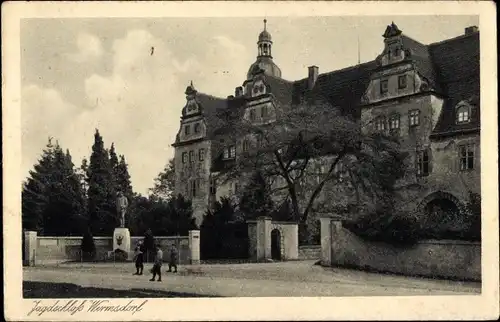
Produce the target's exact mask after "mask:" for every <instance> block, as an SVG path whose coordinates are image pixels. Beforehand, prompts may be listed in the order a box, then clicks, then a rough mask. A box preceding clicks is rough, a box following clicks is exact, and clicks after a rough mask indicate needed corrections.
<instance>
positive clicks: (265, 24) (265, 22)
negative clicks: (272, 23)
mask: <svg viewBox="0 0 500 322" xmlns="http://www.w3.org/2000/svg"><path fill="white" fill-rule="evenodd" d="M266 27H267V19H265V18H264V31H266V30H267V29H266Z"/></svg>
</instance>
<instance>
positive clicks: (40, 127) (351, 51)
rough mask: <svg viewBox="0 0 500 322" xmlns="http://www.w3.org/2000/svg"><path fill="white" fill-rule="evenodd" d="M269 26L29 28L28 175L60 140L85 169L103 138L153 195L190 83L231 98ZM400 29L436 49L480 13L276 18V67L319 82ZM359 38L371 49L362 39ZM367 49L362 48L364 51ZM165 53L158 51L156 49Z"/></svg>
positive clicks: (80, 22) (194, 21)
mask: <svg viewBox="0 0 500 322" xmlns="http://www.w3.org/2000/svg"><path fill="white" fill-rule="evenodd" d="M262 20H263V17H255V18H248V17H245V18H140V19H139V18H137V19H134V18H88V19H82V18H68V19H24V20H23V21H22V22H21V75H22V77H21V126H22V137H21V142H22V165H21V167H22V173H23V175H26V176H27V175H28V173H29V170H31V169H32V168H33V165H34V164H35V163H36V162H37V160H38V159H39V157H40V155H41V152H42V150H43V148H44V147H45V145H46V144H47V141H48V138H49V137H53V138H54V139H55V140H58V141H59V144H60V145H61V146H62V148H63V149H69V150H70V153H71V155H72V156H73V162H74V163H75V165H76V166H80V164H81V160H82V158H84V157H86V158H87V159H88V158H89V157H90V153H91V148H92V144H93V141H94V137H93V135H94V132H95V129H99V132H100V133H101V135H102V136H103V139H104V143H105V145H106V147H109V146H110V145H111V143H114V144H115V148H116V150H117V153H118V154H124V155H125V158H126V160H127V162H128V164H129V172H130V175H131V180H132V186H133V188H134V191H136V192H138V193H141V194H147V193H148V189H149V188H151V187H152V186H153V184H154V178H155V177H156V176H157V175H158V173H159V172H160V171H161V170H162V169H163V168H164V166H165V165H166V164H167V162H168V160H169V159H170V158H171V157H173V153H174V150H173V148H172V147H171V144H172V143H173V142H174V139H175V135H176V134H177V131H178V128H179V123H180V115H181V110H182V108H183V106H184V105H185V102H186V98H185V94H184V91H185V88H186V86H187V85H188V84H189V82H190V81H192V82H193V84H194V86H195V88H196V89H197V90H198V91H200V92H204V93H207V94H212V95H214V96H219V97H227V96H228V95H232V94H234V88H235V87H237V86H240V85H241V84H242V83H243V81H245V78H246V73H247V71H248V68H249V67H250V65H251V64H252V63H253V62H254V61H255V58H256V55H257V45H256V42H257V37H258V34H259V33H260V32H261V31H262V29H263V21H262ZM392 21H394V22H395V23H396V24H397V25H398V27H399V28H400V29H401V30H402V31H403V33H404V34H406V35H407V36H410V37H412V38H414V39H416V40H418V41H420V42H422V43H424V44H428V43H432V42H437V41H442V40H445V39H448V38H453V37H456V36H460V35H462V34H463V33H464V28H466V27H468V26H472V25H478V24H479V18H478V17H477V16H404V17H403V16H401V17H394V16H386V17H385V16H371V17H345V16H344V17H272V18H268V23H267V30H268V31H269V32H270V33H271V35H272V37H273V42H274V44H273V49H272V51H273V57H274V62H275V63H276V64H277V65H278V66H279V67H280V69H281V71H282V77H283V78H284V79H288V80H298V79H302V78H305V77H307V67H308V66H311V65H316V66H318V67H319V72H320V73H323V72H329V71H332V70H337V69H342V68H345V67H348V66H351V65H354V64H356V63H357V62H358V52H359V53H360V55H359V59H360V61H361V62H366V61H370V60H373V59H375V57H376V56H377V55H379V54H380V53H381V51H382V49H383V38H382V34H383V32H384V30H385V28H386V26H387V25H388V24H390V23H391V22H392ZM358 39H359V41H358ZM358 45H359V51H358ZM152 47H154V50H153V51H152V50H151V48H152Z"/></svg>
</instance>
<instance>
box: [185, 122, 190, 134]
mask: <svg viewBox="0 0 500 322" xmlns="http://www.w3.org/2000/svg"><path fill="white" fill-rule="evenodd" d="M189 134H191V125H189V124H188V125H186V126H184V135H189Z"/></svg>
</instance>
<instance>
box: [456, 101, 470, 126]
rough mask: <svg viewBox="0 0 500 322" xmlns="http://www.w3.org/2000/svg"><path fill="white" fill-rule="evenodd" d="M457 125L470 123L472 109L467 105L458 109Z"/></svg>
mask: <svg viewBox="0 0 500 322" xmlns="http://www.w3.org/2000/svg"><path fill="white" fill-rule="evenodd" d="M456 116H457V124H460V123H469V122H470V116H471V108H470V106H467V105H461V106H459V107H458V108H457V114H456Z"/></svg>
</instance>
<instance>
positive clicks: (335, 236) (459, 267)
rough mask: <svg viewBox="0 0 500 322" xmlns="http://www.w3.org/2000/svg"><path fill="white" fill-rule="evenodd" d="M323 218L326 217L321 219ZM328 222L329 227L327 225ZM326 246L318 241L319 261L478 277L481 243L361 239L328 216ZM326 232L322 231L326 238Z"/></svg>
mask: <svg viewBox="0 0 500 322" xmlns="http://www.w3.org/2000/svg"><path fill="white" fill-rule="evenodd" d="M323 221H325V222H326V221H327V220H323ZM328 226H329V227H328ZM323 228H324V229H327V230H329V235H330V239H331V240H330V243H331V244H330V249H328V245H326V243H322V258H321V260H322V265H326V266H330V265H331V266H347V267H355V268H360V269H369V270H375V271H381V272H391V273H397V274H404V275H410V276H427V277H441V278H452V279H460V280H481V244H480V243H472V242H465V241H457V240H429V241H423V242H419V243H418V244H416V245H413V246H405V247H403V246H400V247H397V246H394V245H390V244H387V243H382V242H371V241H366V240H364V239H361V238H360V237H358V236H356V235H355V234H353V233H352V232H350V231H349V230H347V229H345V228H343V227H342V224H341V221H337V220H332V221H330V225H327V224H324V225H322V229H323ZM326 235H328V233H325V234H324V235H323V234H322V238H323V237H324V240H325V241H327V240H328V237H327V236H326Z"/></svg>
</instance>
